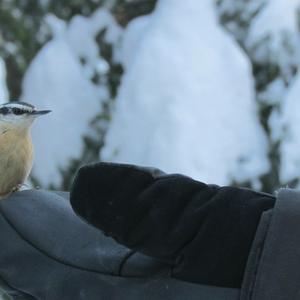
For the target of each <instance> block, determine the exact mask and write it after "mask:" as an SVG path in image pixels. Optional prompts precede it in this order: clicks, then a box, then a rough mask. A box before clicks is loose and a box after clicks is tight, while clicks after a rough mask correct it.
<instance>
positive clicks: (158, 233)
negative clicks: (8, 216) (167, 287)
mask: <svg viewBox="0 0 300 300" xmlns="http://www.w3.org/2000/svg"><path fill="white" fill-rule="evenodd" d="M274 202H275V198H274V197H273V196H271V195H269V194H264V193H258V192H254V191H252V190H249V189H242V188H234V187H218V186H215V185H206V184H204V183H201V182H198V181H195V180H193V179H191V178H189V177H185V176H182V175H176V174H175V175H165V174H164V173H162V172H161V171H159V170H156V169H146V168H139V167H136V166H131V165H123V164H111V163H97V164H93V165H89V166H85V167H83V168H81V169H80V170H79V172H78V174H77V176H76V178H75V181H74V185H73V187H72V191H71V205H72V206H73V208H74V210H75V212H77V214H79V215H80V216H81V217H82V218H84V219H85V220H87V221H88V222H89V223H91V224H93V225H94V226H96V227H98V228H99V229H101V230H102V231H103V232H104V233H105V234H107V235H109V236H111V237H113V238H114V239H115V240H116V241H118V242H119V243H121V244H123V245H126V246H127V247H129V248H131V249H133V250H135V251H140V252H142V253H144V254H146V255H149V256H152V257H155V258H157V259H160V260H162V261H164V262H167V263H169V264H171V265H172V266H173V267H172V273H173V276H174V277H176V278H180V279H183V280H187V281H191V282H197V283H202V284H209V285H217V286H226V287H240V285H241V282H242V279H243V274H244V270H245V265H246V262H247V258H248V254H249V251H250V248H251V244H252V241H253V238H254V235H255V232H256V228H257V225H258V223H259V220H260V216H261V214H262V212H264V211H265V210H268V209H270V208H272V207H273V206H274Z"/></svg>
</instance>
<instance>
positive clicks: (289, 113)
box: [280, 74, 300, 183]
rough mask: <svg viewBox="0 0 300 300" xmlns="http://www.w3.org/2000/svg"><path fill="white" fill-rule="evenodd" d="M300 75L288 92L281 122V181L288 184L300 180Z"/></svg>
mask: <svg viewBox="0 0 300 300" xmlns="http://www.w3.org/2000/svg"><path fill="white" fill-rule="evenodd" d="M299 94H300V74H298V75H297V78H296V80H295V82H294V83H293V85H292V87H291V88H290V90H289V91H288V93H287V95H286V98H285V100H284V102H283V105H282V115H281V118H280V121H281V122H282V123H283V128H284V129H285V131H284V135H283V141H282V143H281V147H280V156H281V169H280V179H281V182H282V183H287V182H288V181H290V180H293V179H295V178H300V155H299V149H300V134H299V132H300V122H299V119H300V102H299Z"/></svg>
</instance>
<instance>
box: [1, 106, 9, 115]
mask: <svg viewBox="0 0 300 300" xmlns="http://www.w3.org/2000/svg"><path fill="white" fill-rule="evenodd" d="M8 113H9V108H8V107H5V106H4V107H1V108H0V114H2V115H7V114H8Z"/></svg>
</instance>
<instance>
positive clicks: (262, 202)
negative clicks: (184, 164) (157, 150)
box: [0, 163, 300, 300]
mask: <svg viewBox="0 0 300 300" xmlns="http://www.w3.org/2000/svg"><path fill="white" fill-rule="evenodd" d="M68 198H69V194H68V193H55V192H45V191H23V192H18V193H15V194H13V195H12V196H10V197H9V198H8V199H6V200H4V201H0V234H1V240H2V246H1V247H0V287H2V288H3V289H5V290H6V291H7V292H8V293H9V294H10V295H11V296H12V298H13V299H43V300H44V299H50V300H56V299H67V300H68V299H89V300H93V299H125V300H126V299H128V300H129V299H133V300H134V299H174V300H176V299H200V300H201V299H205V300H207V299H210V300H223V299H227V300H238V299H242V300H250V299H251V300H252V299H255V300H265V299H272V300H279V299H287V300H289V299H291V300H293V299H298V298H297V295H299V284H298V283H299V282H300V277H299V276H298V275H297V274H298V273H299V272H298V270H299V267H300V251H299V250H298V249H300V239H299V238H298V237H299V230H298V228H299V224H300V195H299V194H298V193H297V192H294V191H290V190H282V191H280V192H279V195H278V197H277V199H276V201H275V198H274V197H273V196H271V195H268V194H264V193H257V192H254V191H251V190H248V189H239V188H232V187H217V186H213V185H206V184H203V183H200V182H197V181H195V180H192V179H191V178H188V177H185V176H182V175H165V174H163V173H162V172H160V171H158V170H154V169H151V170H149V169H144V168H137V167H134V166H128V165H115V164H103V163H100V164H95V165H91V166H86V167H83V168H82V169H81V170H80V171H79V172H78V174H77V176H76V179H75V181H74V185H73V188H72V191H71V197H70V199H71V204H72V206H73V207H74V209H75V211H76V213H77V214H78V215H79V216H80V217H81V218H82V219H81V218H78V217H77V216H76V215H75V213H74V212H73V210H72V208H71V205H70V202H69V200H68ZM274 204H275V207H274ZM87 222H89V223H91V224H93V226H92V225H89V224H88V223H87ZM99 229H100V230H99ZM297 230H298V231H297ZM105 235H108V236H105ZM111 237H113V239H112V238H111ZM297 293H298V294H297ZM299 299H300V298H299Z"/></svg>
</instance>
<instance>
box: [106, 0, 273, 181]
mask: <svg viewBox="0 0 300 300" xmlns="http://www.w3.org/2000/svg"><path fill="white" fill-rule="evenodd" d="M178 20H180V22H178ZM122 62H123V64H124V67H125V75H124V77H123V80H122V84H121V86H120V89H119V94H118V97H117V99H116V110H115V112H114V114H113V119H112V124H111V125H110V128H109V131H108V135H107V138H106V144H105V146H104V149H103V151H102V157H103V158H104V159H106V160H113V161H121V162H129V163H136V164H141V165H150V166H156V167H160V168H162V169H164V170H166V171H168V172H182V173H185V174H187V175H190V176H193V177H195V178H198V179H200V180H204V181H207V182H215V183H219V184H229V183H232V182H233V181H236V182H244V181H249V182H252V183H255V182H257V180H258V177H259V176H260V175H262V174H264V173H266V172H267V171H268V167H269V166H268V161H267V144H266V139H265V136H264V134H263V131H262V129H261V128H260V126H259V122H258V118H257V110H256V104H255V100H254V91H253V87H254V86H253V80H252V73H251V66H250V64H249V61H248V58H247V57H246V56H245V54H244V53H243V51H242V50H241V49H240V47H239V46H238V44H237V43H236V42H235V41H234V40H233V39H232V38H231V37H230V36H229V35H228V34H227V33H225V32H224V31H223V30H222V28H220V26H219V24H218V20H217V17H216V12H215V9H214V5H213V2H212V1H210V0H203V1H200V2H199V1H197V0H188V1H184V2H181V1H159V2H158V4H157V7H156V9H155V11H154V13H152V14H151V15H148V16H144V17H139V18H137V19H135V20H134V21H132V22H131V23H130V24H129V26H128V27H127V30H126V33H125V37H124V41H123V49H122Z"/></svg>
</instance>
